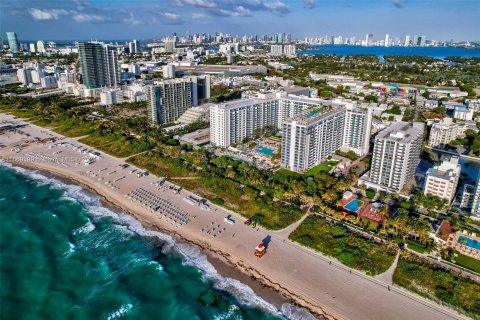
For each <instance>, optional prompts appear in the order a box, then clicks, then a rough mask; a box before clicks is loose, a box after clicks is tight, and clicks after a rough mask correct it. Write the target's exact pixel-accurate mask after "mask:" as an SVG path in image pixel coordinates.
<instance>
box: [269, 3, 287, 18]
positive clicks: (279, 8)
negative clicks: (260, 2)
mask: <svg viewBox="0 0 480 320" xmlns="http://www.w3.org/2000/svg"><path fill="white" fill-rule="evenodd" d="M264 6H265V8H267V9H269V10H270V11H272V12H273V13H275V14H277V15H284V14H287V13H289V12H290V9H289V8H288V6H287V5H286V4H285V3H283V2H281V1H276V2H267V3H264Z"/></svg>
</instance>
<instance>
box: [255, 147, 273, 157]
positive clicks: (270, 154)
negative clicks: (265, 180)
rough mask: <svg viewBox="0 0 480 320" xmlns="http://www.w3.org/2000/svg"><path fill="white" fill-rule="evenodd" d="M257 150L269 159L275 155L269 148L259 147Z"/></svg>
mask: <svg viewBox="0 0 480 320" xmlns="http://www.w3.org/2000/svg"><path fill="white" fill-rule="evenodd" d="M257 150H258V152H260V153H261V154H264V155H266V156H269V157H271V156H273V153H274V152H273V149H272V148H267V147H264V146H260V147H258V149H257Z"/></svg>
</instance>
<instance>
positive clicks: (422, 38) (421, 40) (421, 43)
mask: <svg viewBox="0 0 480 320" xmlns="http://www.w3.org/2000/svg"><path fill="white" fill-rule="evenodd" d="M426 42H427V37H426V36H420V37H418V44H417V45H418V46H420V47H425V45H426V44H427V43H426Z"/></svg>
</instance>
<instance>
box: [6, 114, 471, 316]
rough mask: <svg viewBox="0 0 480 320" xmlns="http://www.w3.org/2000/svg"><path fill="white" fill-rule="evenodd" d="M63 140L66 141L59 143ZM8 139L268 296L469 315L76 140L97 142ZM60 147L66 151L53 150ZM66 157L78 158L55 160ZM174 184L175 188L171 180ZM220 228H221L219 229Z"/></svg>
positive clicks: (322, 309)
mask: <svg viewBox="0 0 480 320" xmlns="http://www.w3.org/2000/svg"><path fill="white" fill-rule="evenodd" d="M2 118H4V119H8V118H11V116H9V115H6V114H2ZM25 133H29V134H30V135H29V136H33V137H43V139H49V138H56V139H60V140H58V141H57V142H56V143H52V142H48V143H41V144H40V143H35V142H29V141H28V139H26V136H25ZM27 137H28V136H27ZM45 141H46V140H45ZM60 142H61V143H62V144H64V143H65V145H59V144H60ZM0 143H2V144H3V145H4V148H0V157H1V158H2V159H4V160H5V162H9V163H13V164H14V165H15V166H20V167H26V168H29V169H35V170H40V171H44V172H45V171H46V172H50V173H51V174H53V175H54V176H56V177H64V178H65V179H67V180H69V181H74V183H75V184H78V185H80V186H81V187H83V188H84V189H86V190H88V191H90V192H92V190H93V193H94V194H97V195H98V196H99V198H100V199H102V200H103V202H102V203H103V204H107V205H111V206H113V207H114V208H120V211H121V212H123V213H125V214H126V215H128V216H132V217H134V218H135V219H136V222H138V223H139V224H141V225H142V228H143V229H144V230H145V231H147V232H146V235H145V236H148V231H154V230H159V231H160V232H162V233H163V234H166V235H172V236H174V237H175V238H176V239H177V242H178V243H183V242H187V243H189V244H193V245H194V246H196V247H198V248H201V250H202V252H203V253H205V254H207V253H210V254H211V255H212V256H213V257H214V258H215V257H216V258H218V261H215V259H212V258H210V259H209V261H213V263H220V262H221V263H225V264H226V265H227V266H228V267H229V268H233V269H234V274H235V275H238V276H239V277H241V278H240V279H242V280H243V279H246V278H249V279H251V281H252V283H253V284H254V285H253V287H255V286H257V287H255V288H252V286H250V288H252V289H255V290H254V292H256V293H257V295H258V296H260V297H262V296H265V297H266V299H265V300H266V301H272V300H275V298H273V299H272V298H268V297H267V296H268V294H270V293H272V292H273V297H277V298H278V297H283V298H284V299H286V300H287V301H293V302H294V303H292V305H294V306H299V307H302V308H305V309H306V310H308V311H309V312H310V313H311V314H312V315H314V316H316V317H319V318H326V319H360V318H361V319H385V318H389V319H403V318H405V317H410V318H418V317H422V318H423V319H424V320H427V319H432V320H433V319H435V320H437V319H464V318H465V316H464V315H460V314H458V313H457V312H454V311H453V310H451V309H449V308H445V307H444V306H441V305H439V304H436V303H434V302H432V301H430V300H427V299H424V298H421V297H418V296H416V295H414V294H412V293H410V292H407V291H406V290H403V289H402V288H399V287H395V286H393V287H392V288H391V290H390V286H388V285H387V284H386V283H384V282H382V281H379V280H377V279H375V278H373V277H369V276H367V275H365V274H364V273H362V272H359V271H354V272H352V270H351V269H350V268H347V267H345V266H343V265H341V264H339V263H338V262H336V261H335V260H332V259H331V258H329V257H325V256H323V255H322V254H321V253H318V252H315V251H313V250H311V249H309V248H305V247H302V246H300V245H299V244H297V243H295V242H292V241H290V240H289V239H288V238H287V237H286V236H285V235H283V234H281V233H278V232H275V231H272V230H266V229H264V228H262V227H259V228H255V229H252V228H250V227H248V226H245V225H244V224H243V221H244V220H245V218H243V217H242V216H241V215H239V214H238V213H235V212H231V211H228V210H225V209H224V208H222V207H219V206H216V205H213V204H210V208H209V209H208V210H203V209H202V208H201V207H199V206H195V205H192V204H191V203H188V201H184V200H186V199H187V197H189V196H191V197H195V198H197V199H198V198H199V196H198V195H196V194H193V193H191V192H190V191H188V190H184V189H182V190H181V192H175V193H173V192H171V190H170V189H162V188H160V187H159V185H156V183H158V181H159V179H160V178H159V177H156V176H154V175H152V174H150V175H148V176H139V177H137V176H136V175H135V174H129V173H128V171H130V170H133V169H134V170H140V171H141V172H143V171H144V169H140V168H137V167H135V166H130V169H129V170H125V169H122V168H120V165H121V164H123V163H125V162H124V160H123V159H119V158H115V157H112V156H109V155H108V154H104V153H103V152H101V155H102V156H101V158H99V159H97V160H96V161H94V163H93V164H90V165H89V166H85V165H84V164H83V160H80V159H82V158H83V157H84V155H82V154H80V155H79V153H78V150H76V149H77V148H74V147H75V146H76V147H81V148H87V149H92V148H91V147H89V146H86V145H84V144H82V143H80V142H78V141H77V140H75V139H72V138H68V137H63V136H62V135H59V134H57V133H55V132H53V131H51V130H49V129H45V128H42V127H39V126H36V125H34V124H30V123H29V124H28V126H27V127H25V128H22V131H21V132H20V133H18V132H6V133H5V134H4V135H0ZM18 147H20V148H18ZM64 147H66V148H64ZM72 147H73V148H72ZM10 148H11V149H10ZM52 149H53V150H52ZM94 150H95V149H94ZM95 151H96V150H95ZM59 153H61V155H60V156H52V155H55V154H59ZM59 157H60V158H62V159H67V160H68V159H70V160H69V161H67V162H65V161H64V160H63V161H62V162H58V160H56V161H54V160H55V159H58V158H59ZM25 161H28V162H25ZM102 168H103V169H102ZM108 169H109V170H108ZM87 170H88V171H87ZM137 172H138V171H137ZM166 184H167V186H170V187H175V184H173V183H171V182H166ZM134 190H144V191H141V192H146V194H150V195H149V199H151V200H152V201H156V200H155V199H158V198H160V199H163V200H162V201H167V203H168V208H170V209H168V210H177V211H178V210H180V211H181V212H183V213H184V214H188V218H189V219H188V221H187V223H186V224H178V222H174V221H173V220H171V219H170V218H168V217H167V216H166V215H165V213H162V211H158V210H155V211H154V210H152V209H150V208H149V207H148V206H147V205H146V203H145V202H141V201H140V202H139V201H134V198H132V197H130V196H129V195H130V193H131V192H133V191H134ZM161 210H165V209H161ZM181 212H180V213H181ZM228 215H231V216H232V217H233V218H234V219H235V221H236V222H234V223H231V224H228V223H226V222H225V221H224V218H225V217H226V216H228ZM217 224H218V227H219V229H217V231H216V232H214V233H215V234H212V233H211V231H212V228H213V230H215V228H216V227H217ZM220 228H221V229H222V232H221V234H220V233H219V232H218V231H219V230H220ZM207 231H208V232H207ZM142 235H143V233H142ZM261 239H263V240H261ZM260 241H262V242H263V241H268V243H271V245H270V246H268V253H267V254H266V255H265V257H263V258H261V259H259V258H257V257H255V256H254V255H253V250H254V248H255V247H256V246H257V245H258V243H259V242H260ZM180 253H183V252H180ZM207 256H208V254H207ZM186 257H187V258H188V254H187V255H186ZM207 259H208V258H207ZM211 264H212V263H211ZM218 266H219V267H217V266H215V267H216V268H218V269H221V268H222V265H221V264H220V265H218ZM230 271H231V270H230ZM222 272H229V270H222ZM245 277H246V278H245ZM232 278H234V277H232ZM241 282H243V281H241ZM249 285H250V283H249ZM262 287H268V288H270V289H269V290H268V292H269V293H268V294H267V293H265V292H261V291H262V290H261V289H259V288H262ZM387 288H388V290H387ZM275 293H276V294H275ZM282 301H283V300H282ZM372 303H373V304H372ZM270 305H271V304H270Z"/></svg>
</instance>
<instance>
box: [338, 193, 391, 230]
mask: <svg viewBox="0 0 480 320" xmlns="http://www.w3.org/2000/svg"><path fill="white" fill-rule="evenodd" d="M338 207H339V208H340V209H342V210H344V211H346V212H348V213H352V214H355V215H357V216H358V217H359V218H364V219H367V220H370V221H374V222H376V223H378V224H381V223H383V221H384V220H385V215H384V214H383V213H382V210H383V208H384V205H383V204H381V203H379V202H370V201H369V200H367V199H362V200H359V199H357V198H356V197H355V196H354V195H353V193H352V192H351V191H347V192H345V193H344V194H343V198H342V200H340V202H339V204H338Z"/></svg>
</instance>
